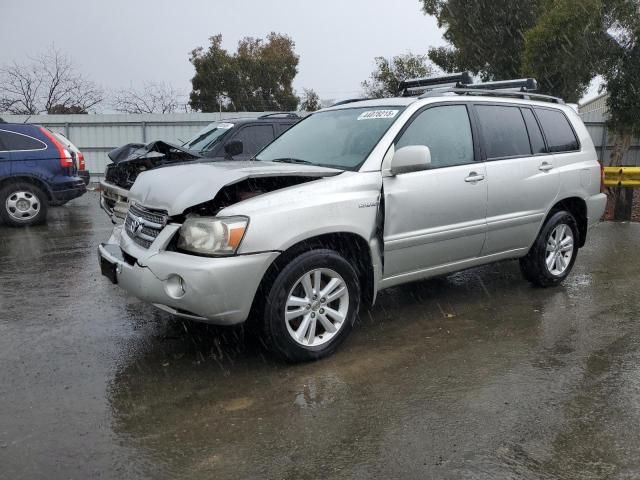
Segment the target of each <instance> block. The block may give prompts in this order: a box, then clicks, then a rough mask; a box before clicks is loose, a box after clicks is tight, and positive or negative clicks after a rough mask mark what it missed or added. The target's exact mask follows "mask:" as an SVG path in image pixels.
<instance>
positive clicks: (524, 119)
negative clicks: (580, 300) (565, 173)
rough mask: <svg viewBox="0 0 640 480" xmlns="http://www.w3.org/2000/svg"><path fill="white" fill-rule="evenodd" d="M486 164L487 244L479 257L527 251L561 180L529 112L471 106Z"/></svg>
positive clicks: (506, 106)
mask: <svg viewBox="0 0 640 480" xmlns="http://www.w3.org/2000/svg"><path fill="white" fill-rule="evenodd" d="M475 110H476V114H477V117H478V123H479V125H480V132H481V137H482V155H483V159H485V161H486V165H487V180H488V197H487V200H488V202H487V241H486V243H485V246H484V248H483V251H482V255H483V256H484V255H492V254H497V253H502V252H508V251H511V250H517V249H522V248H527V247H529V246H530V245H531V243H532V242H533V240H534V239H535V237H536V235H537V232H538V229H539V227H540V223H541V222H542V220H543V219H544V217H545V215H546V213H547V211H548V209H549V208H550V207H551V205H552V203H553V202H554V200H555V198H556V196H557V194H558V191H559V188H560V176H559V174H558V172H557V170H556V169H555V168H554V158H553V155H551V154H549V152H548V151H547V148H546V146H545V143H544V140H543V136H542V133H541V129H540V126H539V125H538V123H537V120H536V118H535V115H534V114H533V112H532V110H531V109H530V108H528V107H522V106H519V105H509V104H484V103H483V104H476V105H475Z"/></svg>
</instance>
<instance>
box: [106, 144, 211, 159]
mask: <svg viewBox="0 0 640 480" xmlns="http://www.w3.org/2000/svg"><path fill="white" fill-rule="evenodd" d="M107 156H108V157H109V158H110V159H111V161H112V162H113V163H115V164H118V163H123V162H130V161H133V160H156V159H159V158H168V157H171V156H173V157H175V160H183V161H184V160H195V159H198V158H202V155H199V154H197V153H196V152H192V151H191V150H187V149H185V148H182V147H180V146H178V145H174V144H172V143H168V142H164V141H162V140H156V141H155V142H151V143H147V144H146V145H145V144H143V143H127V144H126V145H123V146H122V147H118V148H116V149H114V150H111V151H110V152H109V153H108V154H107Z"/></svg>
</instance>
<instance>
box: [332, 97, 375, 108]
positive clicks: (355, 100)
mask: <svg viewBox="0 0 640 480" xmlns="http://www.w3.org/2000/svg"><path fill="white" fill-rule="evenodd" d="M365 100H373V99H372V98H348V99H346V100H340V101H339V102H336V103H334V104H332V105H331V107H337V106H338V105H346V104H347V103H353V102H364V101H365Z"/></svg>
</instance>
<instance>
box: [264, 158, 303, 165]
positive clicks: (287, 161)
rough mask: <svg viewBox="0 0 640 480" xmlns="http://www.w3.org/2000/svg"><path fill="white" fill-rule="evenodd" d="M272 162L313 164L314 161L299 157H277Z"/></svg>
mask: <svg viewBox="0 0 640 480" xmlns="http://www.w3.org/2000/svg"><path fill="white" fill-rule="evenodd" d="M271 161H272V162H280V163H306V164H313V162H310V161H308V160H301V159H299V158H276V159H274V160H271Z"/></svg>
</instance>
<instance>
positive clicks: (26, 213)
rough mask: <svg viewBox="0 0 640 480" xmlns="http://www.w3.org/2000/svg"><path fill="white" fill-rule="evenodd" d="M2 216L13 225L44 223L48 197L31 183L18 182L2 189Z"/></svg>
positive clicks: (0, 202) (0, 201) (7, 222)
mask: <svg viewBox="0 0 640 480" xmlns="http://www.w3.org/2000/svg"><path fill="white" fill-rule="evenodd" d="M0 218H2V220H3V222H4V223H5V224H7V225H9V226H11V227H26V226H29V225H37V224H40V223H44V222H45V220H46V218H47V197H46V195H45V193H44V192H43V191H42V190H41V189H39V188H38V187H36V186H35V185H32V184H30V183H24V182H18V183H12V184H9V185H7V186H5V187H3V188H2V189H0Z"/></svg>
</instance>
